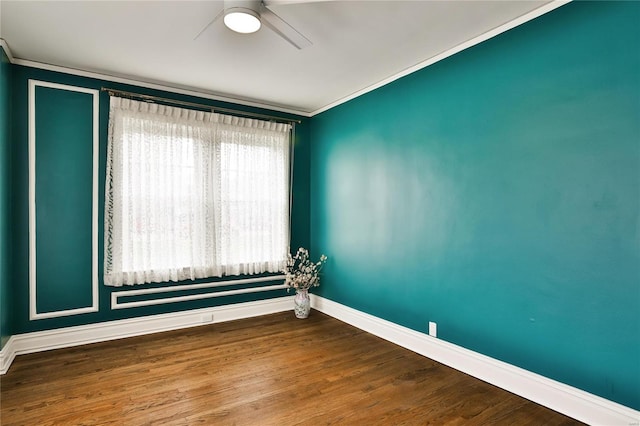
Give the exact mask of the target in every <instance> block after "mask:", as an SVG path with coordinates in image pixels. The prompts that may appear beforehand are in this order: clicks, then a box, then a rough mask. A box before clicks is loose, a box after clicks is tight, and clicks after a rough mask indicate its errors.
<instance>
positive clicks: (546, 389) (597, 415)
mask: <svg viewBox="0 0 640 426" xmlns="http://www.w3.org/2000/svg"><path fill="white" fill-rule="evenodd" d="M311 306H312V307H313V308H314V309H317V310H318V311H320V312H323V313H325V314H327V315H329V316H332V317H334V318H336V319H338V320H340V321H343V322H346V323H348V324H351V325H353V326H354V327H357V328H359V329H361V330H363V331H366V332H368V333H371V334H374V335H376V336H378V337H380V338H382V339H385V340H388V341H390V342H392V343H395V344H397V345H399V346H402V347H403V348H406V349H409V350H411V351H413V352H416V353H418V354H420V355H423V356H425V357H427V358H430V359H433V360H434V361H437V362H440V363H442V364H444V365H447V366H449V367H452V368H455V369H456V370H459V371H462V372H463V373H466V374H469V375H470V376H473V377H476V378H478V379H480V380H483V381H485V382H487V383H490V384H492V385H494V386H498V387H500V388H502V389H505V390H507V391H509V392H511V393H514V394H516V395H519V396H522V397H524V398H526V399H529V400H531V401H533V402H535V403H538V404H540V405H543V406H545V407H547V408H550V409H552V410H554V411H557V412H559V413H562V414H564V415H567V416H569V417H572V418H574V419H576V420H579V421H581V422H585V423H588V424H592V425H606V426H613V425H624V426H630V425H638V424H640V411H636V410H634V409H632V408H629V407H626V406H624V405H621V404H618V403H615V402H613V401H609V400H607V399H605V398H602V397H599V396H596V395H593V394H591V393H588V392H585V391H583V390H580V389H577V388H574V387H572V386H569V385H566V384H564V383H560V382H557V381H555V380H552V379H549V378H547V377H544V376H541V375H539V374H535V373H532V372H531V371H527V370H524V369H522V368H519V367H516V366H514V365H511V364H507V363H506V362H502V361H499V360H496V359H494V358H490V357H488V356H485V355H482V354H480V353H477V352H474V351H471V350H469V349H465V348H463V347H461V346H457V345H454V344H452V343H448V342H445V341H443V340H440V339H437V338H435V337H431V336H429V335H428V334H425V333H420V332H417V331H415V330H412V329H410V328H406V327H403V326H400V325H398V324H395V323H392V322H390V321H386V320H383V319H381V318H378V317H375V316H373V315H369V314H366V313H364V312H361V311H358V310H356V309H353V308H350V307H348V306H345V305H341V304H339V303H336V302H334V301H331V300H329V299H325V298H323V297H320V296H316V295H312V296H311Z"/></svg>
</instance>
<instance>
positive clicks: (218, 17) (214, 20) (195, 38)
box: [193, 7, 224, 40]
mask: <svg viewBox="0 0 640 426" xmlns="http://www.w3.org/2000/svg"><path fill="white" fill-rule="evenodd" d="M223 14H224V7H223V8H222V10H221V11H220V12H218V14H217V15H216V17H215V18H213V19H212V20H211V21H210V22H209V23H208V24H207V25H205V27H204V28H203V29H201V30H200V32H199V33H198V35H196V36H195V37H194V38H193V39H194V40H197V39H198V37H200V36H201V35H202V33H204V32H205V31H206V30H207V28H209V27H210V26H211V24H213V23H214V22H216V21H217V20H218V19H220V17H221V16H222V15H223Z"/></svg>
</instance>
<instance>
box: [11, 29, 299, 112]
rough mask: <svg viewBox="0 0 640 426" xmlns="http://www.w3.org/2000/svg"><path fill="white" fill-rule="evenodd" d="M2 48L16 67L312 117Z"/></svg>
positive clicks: (241, 99) (295, 110) (276, 106)
mask: <svg viewBox="0 0 640 426" xmlns="http://www.w3.org/2000/svg"><path fill="white" fill-rule="evenodd" d="M0 46H2V48H3V49H4V51H5V53H6V54H7V57H8V58H9V62H11V63H12V64H15V65H21V66H25V67H30V68H37V69H42V70H46V71H54V72H59V73H64V74H71V75H76V76H79V77H88V78H94V79H97V80H105V81H110V82H114V83H122V84H129V85H132V86H138V87H144V88H147V89H154V90H162V91H164V92H169V93H176V94H180V95H187V96H195V97H198V98H203V99H210V100H213V101H220V102H228V103H232V104H236V105H243V106H248V107H255V108H261V109H266V110H270V111H277V112H284V113H286V114H293V115H298V116H302V117H311V115H310V114H309V112H308V111H302V110H298V109H295V108H289V107H283V106H280V105H272V104H269V103H264V102H258V101H254V100H250V99H244V98H240V97H238V98H235V97H230V96H224V95H220V94H216V93H213V92H205V91H200V90H196V89H193V88H188V87H180V86H170V85H167V84H164V83H160V82H156V81H151V80H138V79H134V78H130V77H126V76H116V75H111V74H104V73H99V72H94V71H85V70H81V69H76V68H69V67H63V66H60V65H53V64H47V63H44V62H36V61H30V60H27V59H20V58H15V57H14V56H13V55H12V54H11V49H10V48H9V45H8V44H7V42H6V40H4V39H1V38H0Z"/></svg>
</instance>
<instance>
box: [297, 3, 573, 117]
mask: <svg viewBox="0 0 640 426" xmlns="http://www.w3.org/2000/svg"><path fill="white" fill-rule="evenodd" d="M570 2H571V0H553V1H551V2H549V3H546V4H545V5H543V6H541V7H539V8H537V9H535V10H532V11H531V12H528V13H526V14H524V15H522V16H520V17H518V18H516V19H513V20H511V21H509V22H507V23H505V24H502V25H500V26H498V27H496V28H494V29H492V30H489V31H487V32H485V33H483V34H480V35H479V36H477V37H474V38H472V39H471V40H467V41H465V42H464V43H460V44H458V45H457V46H454V47H452V48H451V49H448V50H445V51H444V52H442V53H439V54H437V55H436V56H432V57H431V58H428V59H425V60H424V61H422V62H419V63H417V64H415V65H413V66H411V67H409V68H406V69H404V70H402V71H400V72H399V73H397V74H394V75H392V76H391V77H388V78H385V79H384V80H380V81H379V82H377V83H374V84H372V85H370V86H367V87H365V88H363V89H360V90H358V91H356V92H353V93H352V94H350V95H348V96H345V97H344V98H341V99H338V100H337V101H335V102H332V103H330V104H327V105H325V106H323V107H322V108H319V109H317V110H315V111H312V112H311V113H309V116H311V117H313V116H315V115H318V114H320V113H323V112H325V111H328V110H330V109H331V108H334V107H337V106H338V105H341V104H343V103H345V102H348V101H350V100H352V99H355V98H357V97H360V96H362V95H364V94H366V93H369V92H372V91H374V90H376V89H378V88H380V87H382V86H386V85H387V84H389V83H392V82H394V81H396V80H398V79H400V78H402V77H405V76H407V75H409V74H412V73H414V72H416V71H419V70H421V69H423V68H426V67H428V66H429V65H433V64H435V63H436V62H440V61H442V60H443V59H446V58H448V57H449V56H452V55H455V54H456V53H458V52H461V51H463V50H465V49H468V48H470V47H473V46H475V45H476V44H480V43H482V42H483V41H486V40H488V39H490V38H493V37H495V36H497V35H500V34H502V33H504V32H506V31H509V30H510V29H512V28H515V27H517V26H519V25H522V24H524V23H526V22H528V21H531V20H532V19H535V18H537V17H539V16H542V15H544V14H545V13H549V12H551V11H552V10H555V9H557V8H559V7H560V6H564V5H565V4H567V3H570Z"/></svg>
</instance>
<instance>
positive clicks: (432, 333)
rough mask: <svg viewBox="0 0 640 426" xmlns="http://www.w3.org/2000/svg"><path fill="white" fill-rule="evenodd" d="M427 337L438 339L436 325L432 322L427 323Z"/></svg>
mask: <svg viewBox="0 0 640 426" xmlns="http://www.w3.org/2000/svg"><path fill="white" fill-rule="evenodd" d="M429 336H431V337H438V324H436V323H435V322H433V321H429Z"/></svg>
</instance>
